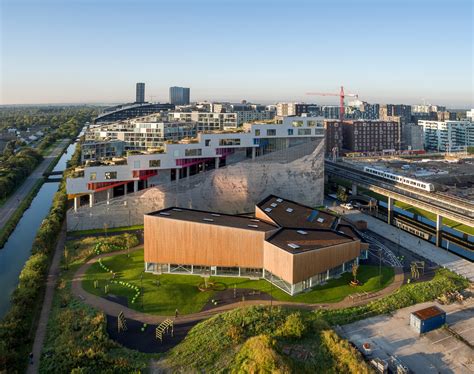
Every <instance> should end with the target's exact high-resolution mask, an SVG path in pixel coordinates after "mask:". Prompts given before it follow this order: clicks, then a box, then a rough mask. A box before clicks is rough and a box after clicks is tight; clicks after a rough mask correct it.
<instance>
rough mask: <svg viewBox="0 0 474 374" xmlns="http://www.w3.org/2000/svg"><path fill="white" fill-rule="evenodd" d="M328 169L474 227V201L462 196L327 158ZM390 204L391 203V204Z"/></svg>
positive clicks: (397, 198) (391, 196)
mask: <svg viewBox="0 0 474 374" xmlns="http://www.w3.org/2000/svg"><path fill="white" fill-rule="evenodd" d="M325 168H326V173H328V174H330V175H334V176H337V177H339V178H343V179H346V180H349V181H351V182H353V183H355V184H356V185H358V186H360V187H363V188H366V189H368V190H370V191H373V192H376V193H378V194H381V195H384V196H387V197H388V198H389V201H390V199H392V201H393V200H398V201H401V202H404V203H407V204H410V205H412V206H415V207H418V208H421V209H424V210H426V211H428V212H431V213H433V214H436V215H437V216H438V217H444V218H449V219H451V220H453V221H456V222H459V223H462V224H465V225H468V226H472V227H474V204H473V203H472V202H470V201H468V200H464V199H461V198H457V197H453V196H446V194H442V193H439V192H425V191H423V190H418V189H416V188H412V187H408V186H403V185H400V184H395V183H392V182H391V181H388V180H385V179H382V178H378V177H375V176H372V175H370V174H367V173H365V172H364V171H363V170H361V169H357V168H354V167H352V166H348V165H347V164H343V163H341V162H332V161H328V160H326V162H325ZM389 205H390V204H389Z"/></svg>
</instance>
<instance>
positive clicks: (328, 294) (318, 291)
mask: <svg viewBox="0 0 474 374" xmlns="http://www.w3.org/2000/svg"><path fill="white" fill-rule="evenodd" d="M103 264H104V265H105V266H107V267H108V268H110V269H112V270H113V271H115V272H116V273H117V279H119V280H123V281H127V282H130V283H132V284H133V285H135V286H138V287H141V281H140V275H141V274H142V272H143V250H138V251H135V252H132V253H131V254H130V257H127V255H126V254H121V255H117V256H113V257H108V258H105V259H103ZM378 271H379V270H378V267H377V266H365V265H362V266H361V267H360V269H359V275H358V279H359V280H360V281H362V286H359V287H351V286H349V281H350V279H351V274H343V276H342V277H340V278H339V279H332V280H330V281H328V283H327V284H325V285H322V286H318V287H315V288H314V289H312V290H311V291H309V292H305V293H302V294H299V295H296V296H290V295H288V294H286V293H284V292H283V291H281V290H280V289H278V288H276V287H275V286H271V284H270V283H269V282H267V281H265V280H250V279H246V278H231V277H211V281H214V282H215V283H217V284H218V285H220V286H221V287H220V288H222V289H224V288H227V287H229V288H233V287H234V285H235V286H236V287H237V288H252V289H255V290H260V291H263V292H267V293H270V292H271V293H272V294H273V296H274V297H275V298H276V299H278V300H281V301H293V302H302V303H327V302H329V303H332V302H337V301H340V300H342V299H344V297H346V296H347V295H349V294H351V293H356V292H361V291H367V292H371V291H376V290H379V289H381V288H384V287H386V286H387V285H389V284H390V283H391V282H392V281H393V278H394V271H393V269H392V268H388V267H382V281H381V282H380V279H379V278H380V277H379V276H378ZM110 278H111V275H110V273H106V272H104V270H102V268H101V267H100V266H99V264H98V263H96V264H94V265H92V266H91V267H90V268H89V269H88V271H87V273H86V277H85V279H84V281H83V286H84V289H85V290H86V291H88V292H90V293H92V294H95V295H99V296H104V286H105V284H106V283H107V281H108V280H110ZM95 280H98V281H99V287H98V288H97V289H95V288H94V281H95ZM157 280H159V285H157V282H156V281H157ZM202 282H203V279H202V278H201V277H200V276H196V275H178V274H162V275H154V274H150V273H143V289H144V298H143V305H144V308H143V311H144V312H146V313H151V314H158V315H171V314H173V313H174V311H175V309H176V308H178V310H179V311H180V313H181V314H189V313H195V312H198V311H200V310H201V309H202V307H203V306H204V305H205V304H206V302H207V301H208V300H209V299H210V298H212V296H213V295H214V294H215V292H214V291H207V292H201V291H199V290H198V288H197V286H198V285H199V284H200V283H202ZM380 283H381V284H380ZM109 293H111V294H114V295H119V296H125V297H127V298H128V300H129V306H130V307H131V308H133V309H137V310H142V309H141V297H139V298H138V299H137V301H136V302H135V304H132V303H131V299H132V297H133V295H134V293H135V292H134V291H133V290H132V289H129V288H126V287H123V286H120V285H116V284H111V285H110V287H109Z"/></svg>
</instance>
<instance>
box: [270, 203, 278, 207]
mask: <svg viewBox="0 0 474 374" xmlns="http://www.w3.org/2000/svg"><path fill="white" fill-rule="evenodd" d="M270 206H271V207H272V208H276V207H277V206H278V204H275V203H271V204H270Z"/></svg>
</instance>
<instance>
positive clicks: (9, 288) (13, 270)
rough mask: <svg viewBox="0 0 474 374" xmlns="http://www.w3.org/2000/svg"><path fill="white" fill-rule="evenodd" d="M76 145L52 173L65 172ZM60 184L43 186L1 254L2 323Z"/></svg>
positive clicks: (0, 294)
mask: <svg viewBox="0 0 474 374" xmlns="http://www.w3.org/2000/svg"><path fill="white" fill-rule="evenodd" d="M75 148H76V143H73V144H70V145H69V146H68V148H67V149H66V151H65V152H64V153H63V154H62V156H61V157H60V159H59V160H58V162H57V163H56V165H55V167H54V168H53V171H63V170H65V169H66V165H67V162H68V160H69V159H70V158H71V156H72V155H73V153H74V150H75ZM58 187H59V182H52V183H44V184H43V185H42V186H41V188H40V190H39V191H38V193H37V194H36V196H35V197H34V199H33V201H32V202H31V204H30V206H29V208H28V209H26V210H25V212H24V213H23V216H22V217H21V219H20V221H19V222H18V224H17V225H16V227H15V229H14V230H13V232H12V233H11V234H10V236H9V238H8V240H7V242H6V243H5V245H4V247H3V249H1V250H0V284H1V285H2V292H1V293H0V319H1V318H3V316H4V315H5V314H6V313H7V311H8V309H9V308H10V299H11V295H12V293H13V291H14V290H15V288H16V287H17V285H18V277H19V275H20V273H21V270H22V269H23V266H24V265H25V262H26V261H27V260H28V258H29V257H30V254H31V247H32V244H33V241H34V239H35V237H36V232H37V231H38V229H39V227H40V225H41V223H42V222H43V220H44V218H45V217H46V216H47V215H48V212H49V209H50V207H51V204H52V201H53V197H54V194H55V193H56V191H57V190H58Z"/></svg>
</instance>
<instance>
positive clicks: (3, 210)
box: [0, 139, 70, 227]
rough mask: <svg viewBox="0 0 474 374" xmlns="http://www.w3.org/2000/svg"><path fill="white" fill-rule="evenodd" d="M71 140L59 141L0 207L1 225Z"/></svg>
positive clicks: (0, 225)
mask: <svg viewBox="0 0 474 374" xmlns="http://www.w3.org/2000/svg"><path fill="white" fill-rule="evenodd" d="M69 141H70V140H69V139H66V140H62V141H61V142H59V143H58V144H57V145H56V147H54V149H53V150H52V152H51V153H50V154H49V155H48V156H46V157H45V158H44V160H43V161H42V162H41V164H39V165H38V167H37V168H36V169H35V170H34V171H33V173H31V174H30V175H29V176H28V178H26V179H25V180H24V182H23V183H22V184H21V186H20V187H19V188H18V189H17V190H16V191H15V192H14V193H13V195H10V197H9V198H8V199H7V201H5V203H4V204H3V206H1V207H0V227H4V226H5V224H6V223H7V222H8V220H9V219H10V218H11V216H12V215H13V214H14V213H15V211H16V209H17V208H18V205H19V204H20V202H21V201H23V200H24V199H26V197H27V196H28V194H29V193H30V191H31V190H32V188H33V187H34V185H35V184H36V182H38V181H39V180H40V179H41V178H43V173H44V172H45V171H46V169H47V168H48V167H49V165H50V164H51V162H53V161H54V160H55V159H56V157H58V155H60V154H61V152H62V151H63V149H64V147H65V146H66V145H67V144H68V143H69Z"/></svg>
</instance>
